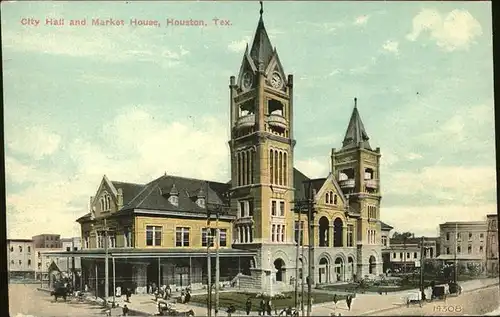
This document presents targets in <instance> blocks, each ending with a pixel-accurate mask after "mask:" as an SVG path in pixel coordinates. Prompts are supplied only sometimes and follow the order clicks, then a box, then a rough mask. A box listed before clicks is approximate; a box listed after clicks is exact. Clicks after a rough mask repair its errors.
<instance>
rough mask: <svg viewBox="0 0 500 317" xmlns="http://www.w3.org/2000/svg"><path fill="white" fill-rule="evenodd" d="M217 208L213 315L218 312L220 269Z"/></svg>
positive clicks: (217, 215) (216, 215)
mask: <svg viewBox="0 0 500 317" xmlns="http://www.w3.org/2000/svg"><path fill="white" fill-rule="evenodd" d="M219 208H220V206H217V208H216V210H215V212H216V214H215V217H216V218H215V314H214V316H215V317H217V313H218V312H219V284H220V282H219V280H220V268H219V265H220V264H219V243H220V230H219Z"/></svg>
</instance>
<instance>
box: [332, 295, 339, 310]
mask: <svg viewBox="0 0 500 317" xmlns="http://www.w3.org/2000/svg"><path fill="white" fill-rule="evenodd" d="M337 301H338V299H337V294H333V310H334V311H335V310H337Z"/></svg>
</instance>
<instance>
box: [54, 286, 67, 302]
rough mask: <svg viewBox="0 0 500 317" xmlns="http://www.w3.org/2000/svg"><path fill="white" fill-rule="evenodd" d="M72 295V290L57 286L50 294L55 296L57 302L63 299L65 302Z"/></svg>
mask: <svg viewBox="0 0 500 317" xmlns="http://www.w3.org/2000/svg"><path fill="white" fill-rule="evenodd" d="M70 294H71V290H70V289H69V288H68V287H65V286H64V285H57V286H55V287H54V289H53V290H52V291H51V292H50V296H54V298H55V300H56V302H57V299H58V298H60V297H62V298H63V299H64V301H66V298H68V296H69V295H70Z"/></svg>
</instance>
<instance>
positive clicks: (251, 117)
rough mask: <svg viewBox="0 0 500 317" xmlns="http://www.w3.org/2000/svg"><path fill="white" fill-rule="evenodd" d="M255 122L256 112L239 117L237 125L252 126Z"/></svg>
mask: <svg viewBox="0 0 500 317" xmlns="http://www.w3.org/2000/svg"><path fill="white" fill-rule="evenodd" d="M254 124H255V114H248V115H246V116H244V117H240V118H238V121H236V126H237V127H238V128H244V127H251V126H253V125H254Z"/></svg>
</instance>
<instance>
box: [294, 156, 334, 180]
mask: <svg viewBox="0 0 500 317" xmlns="http://www.w3.org/2000/svg"><path fill="white" fill-rule="evenodd" d="M295 167H296V168H297V169H298V170H299V171H301V172H302V173H303V174H304V175H306V176H307V177H309V178H320V177H326V176H328V173H329V172H330V166H329V161H328V159H327V158H326V157H319V158H310V159H305V160H295Z"/></svg>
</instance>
